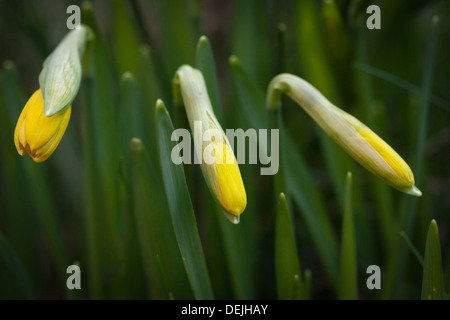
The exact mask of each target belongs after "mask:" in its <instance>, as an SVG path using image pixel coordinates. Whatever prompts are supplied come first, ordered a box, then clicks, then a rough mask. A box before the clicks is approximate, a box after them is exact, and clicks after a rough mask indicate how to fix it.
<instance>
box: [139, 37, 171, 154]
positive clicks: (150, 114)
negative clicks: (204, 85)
mask: <svg viewBox="0 0 450 320" xmlns="http://www.w3.org/2000/svg"><path fill="white" fill-rule="evenodd" d="M155 68H156V66H155V62H154V61H153V54H152V50H151V49H150V47H149V46H147V45H142V46H141V47H140V49H139V71H138V73H137V74H136V79H137V82H138V85H139V90H140V92H141V98H142V102H143V107H142V111H141V112H142V120H141V121H146V122H147V123H155V112H154V111H155V110H154V108H153V106H154V105H155V103H156V100H157V99H159V98H165V97H166V92H165V91H164V90H163V89H164V88H165V87H170V86H164V87H161V80H160V79H161V74H157V70H156V69H155ZM166 90H168V89H166ZM143 130H144V131H143V134H142V136H141V139H142V141H143V143H144V144H145V145H146V146H148V150H149V151H151V150H157V145H156V137H155V134H156V133H155V130H153V128H152V126H149V125H144V126H143Z"/></svg>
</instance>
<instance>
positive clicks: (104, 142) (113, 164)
mask: <svg viewBox="0 0 450 320" xmlns="http://www.w3.org/2000/svg"><path fill="white" fill-rule="evenodd" d="M82 10H83V11H82V19H83V22H84V23H85V24H86V25H88V26H89V27H90V28H91V29H92V30H93V32H94V34H95V37H94V39H93V41H92V42H91V46H90V47H89V48H88V50H87V52H86V54H85V56H86V62H87V68H86V69H87V70H86V72H85V73H84V75H85V82H86V85H87V88H86V91H87V92H86V103H85V106H84V111H85V117H86V123H89V127H86V128H85V130H86V132H85V135H84V136H83V146H84V147H85V148H86V150H85V151H86V153H85V157H86V158H85V163H86V172H85V174H86V183H88V184H89V186H88V187H87V188H86V192H87V194H86V199H87V201H88V212H87V215H88V217H87V219H86V222H87V223H88V224H90V225H87V228H88V230H90V231H89V232H88V234H87V235H88V237H89V240H88V241H87V246H88V249H87V250H88V252H89V254H88V256H89V257H90V259H89V261H91V263H90V266H91V267H90V271H89V272H91V277H90V279H91V281H92V284H91V285H92V290H93V292H92V293H93V295H94V297H95V298H99V297H105V296H108V297H116V298H121V297H122V296H121V295H122V291H121V288H122V287H123V284H124V281H126V280H125V279H124V274H123V272H124V269H123V268H121V267H118V266H123V261H124V247H123V242H122V241H120V235H121V232H122V231H123V227H122V224H121V223H120V221H121V212H120V209H121V198H120V190H119V186H120V184H119V151H120V140H119V137H118V134H119V131H118V130H117V128H118V126H117V100H118V99H117V96H116V95H117V91H118V90H117V87H116V83H115V82H114V72H113V69H112V63H111V57H110V55H109V50H108V49H107V47H106V44H105V41H104V39H103V37H102V34H101V32H100V29H99V27H98V24H97V21H96V17H95V15H94V12H93V8H92V4H91V3H89V2H84V3H83V6H82ZM88 190H89V191H88ZM90 215H92V217H91V216H90ZM92 268H95V270H94V269H92Z"/></svg>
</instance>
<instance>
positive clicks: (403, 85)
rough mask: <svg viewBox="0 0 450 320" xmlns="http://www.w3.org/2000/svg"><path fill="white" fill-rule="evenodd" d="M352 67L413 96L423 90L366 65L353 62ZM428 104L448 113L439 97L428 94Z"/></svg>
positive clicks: (448, 108)
mask: <svg viewBox="0 0 450 320" xmlns="http://www.w3.org/2000/svg"><path fill="white" fill-rule="evenodd" d="M354 67H355V68H356V69H358V70H361V71H363V72H365V73H367V74H369V75H371V76H375V77H377V78H379V79H382V80H384V81H387V82H389V83H392V84H394V85H396V86H397V87H399V88H401V89H403V90H406V91H408V92H411V93H413V94H415V95H418V96H420V95H422V93H423V90H422V89H421V88H420V87H419V86H416V85H414V84H412V83H409V82H408V81H405V80H403V79H401V78H399V77H397V76H395V75H393V74H392V73H389V72H387V71H384V70H381V69H378V68H375V67H373V66H370V65H368V64H366V63H361V62H355V63H354ZM430 102H431V103H432V104H434V105H435V106H437V107H439V108H441V109H442V110H446V111H450V103H449V102H447V101H445V100H444V99H442V98H440V97H437V96H435V95H432V94H430Z"/></svg>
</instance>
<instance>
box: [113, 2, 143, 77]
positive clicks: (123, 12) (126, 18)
mask: <svg viewBox="0 0 450 320" xmlns="http://www.w3.org/2000/svg"><path fill="white" fill-rule="evenodd" d="M111 7H112V20H113V21H112V23H111V26H112V32H111V35H112V37H113V39H112V41H111V42H112V47H113V50H114V57H115V62H116V66H117V71H118V74H123V73H125V72H131V73H133V74H137V73H138V71H139V65H138V61H139V60H138V56H139V43H140V41H139V36H138V34H137V31H136V30H137V29H136V26H135V25H134V19H133V18H134V17H133V18H132V16H131V12H130V11H129V8H128V6H127V2H125V1H121V0H113V1H112V3H111Z"/></svg>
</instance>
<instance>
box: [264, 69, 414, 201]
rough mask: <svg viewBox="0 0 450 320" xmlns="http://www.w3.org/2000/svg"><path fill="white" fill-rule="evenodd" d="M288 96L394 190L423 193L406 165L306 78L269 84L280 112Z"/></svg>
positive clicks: (270, 104)
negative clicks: (283, 95)
mask: <svg viewBox="0 0 450 320" xmlns="http://www.w3.org/2000/svg"><path fill="white" fill-rule="evenodd" d="M282 93H285V94H286V95H288V96H289V97H290V98H292V99H293V100H294V101H295V102H297V103H298V104H299V105H300V106H301V107H302V108H303V109H304V110H305V111H306V112H307V113H308V114H309V115H310V116H311V117H312V118H313V119H314V120H315V121H316V122H317V123H318V124H319V125H320V127H321V128H322V129H323V130H324V131H325V132H326V133H327V134H328V135H329V136H330V137H331V138H332V139H333V140H334V141H336V142H337V143H338V144H339V145H340V146H341V147H342V148H343V149H344V150H345V151H346V152H347V153H348V154H350V155H351V156H352V157H353V158H354V159H355V160H356V161H358V162H359V163H360V164H361V165H363V166H364V167H365V168H366V169H367V170H369V171H370V172H372V173H373V174H375V175H377V176H379V177H380V178H381V179H382V180H384V181H385V182H386V183H388V184H390V185H391V186H393V187H394V188H396V189H398V190H400V191H402V192H405V193H408V194H410V195H414V196H421V195H422V193H421V192H420V190H419V189H418V188H417V187H416V186H415V185H414V175H413V173H412V171H411V169H410V168H409V166H408V165H407V164H406V162H405V161H404V160H403V159H402V158H401V157H400V156H399V155H398V153H397V152H395V151H394V149H392V148H391V147H390V146H389V145H388V144H387V143H386V142H385V141H383V140H382V139H381V138H380V137H379V136H378V135H376V134H375V133H374V132H373V131H372V130H371V129H369V128H368V127H367V126H366V125H364V124H363V123H362V122H361V121H359V120H358V119H356V118H355V117H353V116H352V115H350V114H348V113H346V112H345V111H343V110H341V109H339V108H338V107H336V106H334V105H333V104H332V103H331V102H329V101H328V100H327V99H326V98H325V97H324V96H323V95H322V94H321V93H320V92H319V91H318V90H317V89H316V88H314V87H313V86H312V85H310V84H309V83H308V82H306V81H304V80H303V79H301V78H299V77H297V76H294V75H291V74H280V75H278V76H276V77H275V78H274V79H273V80H272V81H271V83H270V85H269V90H268V95H267V105H268V108H269V109H276V108H278V107H279V105H280V96H281V94H282Z"/></svg>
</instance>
